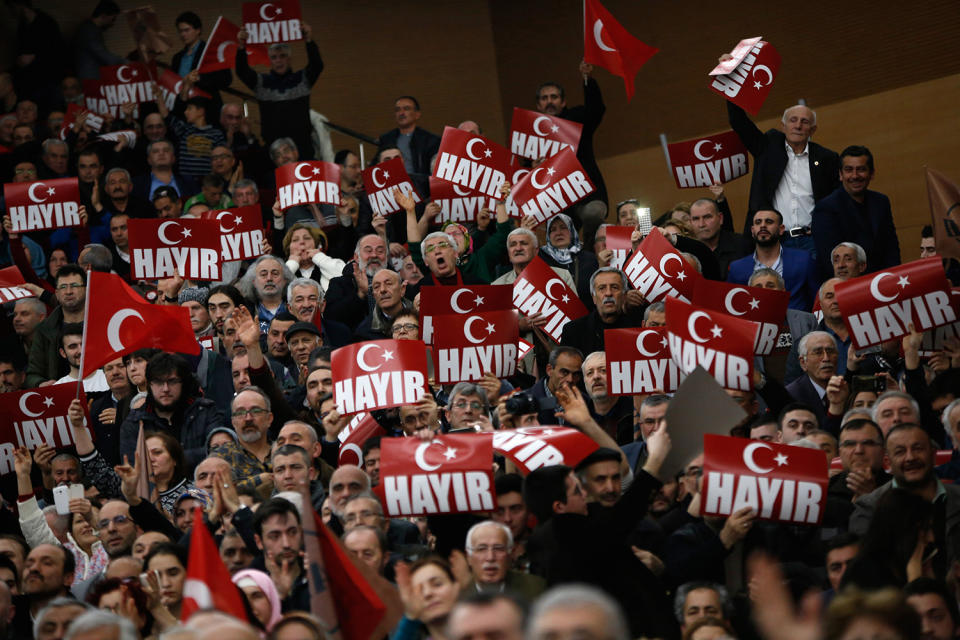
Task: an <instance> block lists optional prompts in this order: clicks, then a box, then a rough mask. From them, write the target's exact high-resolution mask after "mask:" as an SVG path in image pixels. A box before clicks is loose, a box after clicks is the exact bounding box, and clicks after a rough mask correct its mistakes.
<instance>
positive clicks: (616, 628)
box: [527, 568, 637, 640]
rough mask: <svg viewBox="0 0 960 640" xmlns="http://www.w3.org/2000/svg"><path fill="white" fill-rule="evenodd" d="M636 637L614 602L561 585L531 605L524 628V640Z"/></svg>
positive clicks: (589, 590)
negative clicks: (528, 618) (528, 617)
mask: <svg viewBox="0 0 960 640" xmlns="http://www.w3.org/2000/svg"><path fill="white" fill-rule="evenodd" d="M611 570H616V569H615V568H611ZM636 635H637V634H632V635H631V633H630V630H629V629H628V627H627V621H626V619H625V617H624V615H623V610H622V609H621V608H620V606H619V605H618V604H617V601H616V600H614V599H613V598H611V597H610V596H609V595H607V594H606V593H604V592H603V591H601V590H600V589H597V588H596V587H591V586H587V585H585V584H565V585H560V586H558V587H554V588H552V589H550V591H547V592H546V593H545V594H543V597H541V598H540V599H539V600H537V602H536V604H534V606H533V609H532V610H531V611H530V622H529V623H528V625H527V640H550V639H552V638H561V637H562V638H572V637H580V638H604V639H605V640H628V639H629V638H631V637H636Z"/></svg>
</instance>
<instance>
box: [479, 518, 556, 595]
mask: <svg viewBox="0 0 960 640" xmlns="http://www.w3.org/2000/svg"><path fill="white" fill-rule="evenodd" d="M466 550H467V563H468V564H469V565H470V573H471V574H472V575H473V579H472V580H471V581H470V582H469V583H467V585H466V586H465V587H464V595H466V594H469V593H474V592H494V593H496V592H502V591H506V592H510V593H513V594H515V595H518V596H520V597H522V598H523V599H524V600H526V601H527V602H533V601H534V600H535V599H536V598H537V596H539V595H540V594H541V593H543V591H544V590H545V589H546V586H547V583H546V581H545V580H544V579H543V578H541V577H540V576H535V575H530V574H527V573H522V572H520V571H514V570H512V569H511V568H510V552H511V551H512V550H513V535H512V534H511V533H510V529H509V527H507V526H506V525H504V524H500V523H499V522H494V521H493V520H484V521H483V522H479V523H477V524H475V525H473V526H472V527H470V530H469V531H468V532H467V539H466Z"/></svg>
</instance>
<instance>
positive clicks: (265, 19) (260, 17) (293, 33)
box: [240, 0, 303, 44]
mask: <svg viewBox="0 0 960 640" xmlns="http://www.w3.org/2000/svg"><path fill="white" fill-rule="evenodd" d="M240 11H241V16H242V17H243V28H244V29H246V30H247V33H248V34H249V39H248V40H247V42H249V43H250V44H273V43H275V42H294V41H296V40H303V32H302V31H301V30H300V0H272V1H271V2H244V3H243V4H242V5H241V9H240Z"/></svg>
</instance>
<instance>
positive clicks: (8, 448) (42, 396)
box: [0, 382, 90, 475]
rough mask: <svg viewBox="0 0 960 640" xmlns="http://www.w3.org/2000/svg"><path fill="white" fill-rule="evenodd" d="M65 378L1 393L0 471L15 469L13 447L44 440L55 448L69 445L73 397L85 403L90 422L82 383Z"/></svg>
mask: <svg viewBox="0 0 960 640" xmlns="http://www.w3.org/2000/svg"><path fill="white" fill-rule="evenodd" d="M77 391H78V389H77V383H76V382H64V383H63V384H54V385H50V386H47V387H38V388H36V389H26V390H24V391H13V392H11V393H0V415H2V416H3V417H4V419H3V420H0V475H3V474H5V473H10V472H12V471H14V466H13V450H14V448H17V447H26V448H27V449H30V450H31V451H32V450H34V449H36V448H37V447H38V446H40V445H41V444H45V445H47V446H49V447H52V448H54V449H60V448H63V447H70V446H73V445H75V444H76V443H75V442H74V441H73V430H72V429H71V427H70V419H69V418H68V416H67V410H68V409H69V408H70V403H71V402H72V401H73V399H74V398H79V400H80V403H81V404H82V405H83V413H84V417H85V418H86V420H87V424H90V415H89V412H88V411H87V398H86V395H84V393H83V386H82V385H81V386H80V388H79V392H80V395H79V396H77Z"/></svg>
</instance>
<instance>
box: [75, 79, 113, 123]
mask: <svg viewBox="0 0 960 640" xmlns="http://www.w3.org/2000/svg"><path fill="white" fill-rule="evenodd" d="M80 84H81V86H82V87H83V102H84V105H85V108H86V109H87V111H92V112H94V113H99V114H110V115H111V116H113V117H114V118H116V117H117V105H112V106H111V105H108V104H107V101H106V99H104V97H103V93H102V92H101V91H100V81H99V80H94V79H93V78H83V79H82V80H80Z"/></svg>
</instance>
